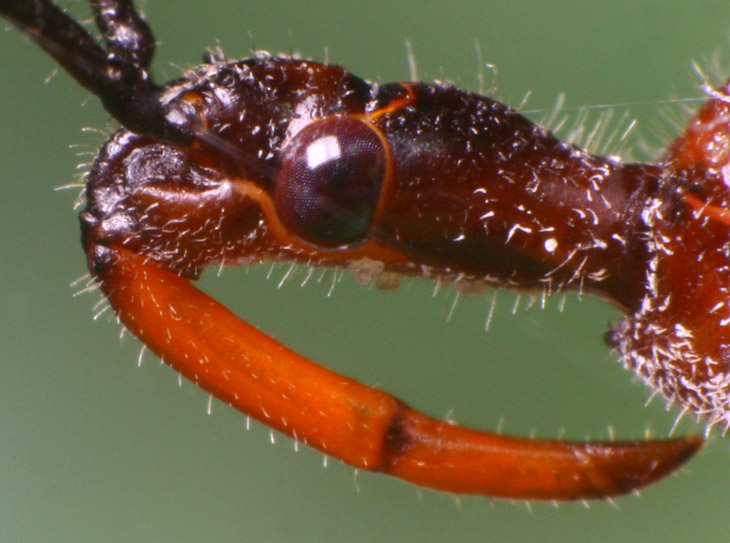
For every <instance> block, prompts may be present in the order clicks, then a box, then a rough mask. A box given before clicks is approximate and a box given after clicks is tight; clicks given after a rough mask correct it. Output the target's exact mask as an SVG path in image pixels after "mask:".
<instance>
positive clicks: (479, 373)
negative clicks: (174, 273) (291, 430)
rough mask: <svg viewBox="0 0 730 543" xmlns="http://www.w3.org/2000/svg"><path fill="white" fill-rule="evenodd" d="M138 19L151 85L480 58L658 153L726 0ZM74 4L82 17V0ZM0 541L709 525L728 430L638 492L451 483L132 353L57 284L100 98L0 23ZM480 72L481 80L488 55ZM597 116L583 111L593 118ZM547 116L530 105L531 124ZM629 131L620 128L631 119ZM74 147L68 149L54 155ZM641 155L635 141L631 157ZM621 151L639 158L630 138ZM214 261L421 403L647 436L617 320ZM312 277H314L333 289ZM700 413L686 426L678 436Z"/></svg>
mask: <svg viewBox="0 0 730 543" xmlns="http://www.w3.org/2000/svg"><path fill="white" fill-rule="evenodd" d="M144 6H145V11H146V13H147V15H148V18H149V20H150V23H151V25H152V27H153V28H154V30H155V33H156V36H157V38H158V39H159V40H160V47H159V49H158V55H157V58H156V63H155V73H156V74H157V78H158V80H165V79H168V78H171V77H174V76H176V75H178V74H179V68H178V67H186V66H189V65H191V64H195V63H197V62H198V61H199V59H200V58H201V53H202V52H203V51H204V50H205V49H206V47H209V46H215V45H216V44H220V45H221V46H222V47H223V48H224V50H225V51H226V53H227V54H228V55H229V56H232V57H241V56H246V55H248V54H249V50H250V49H251V48H253V47H256V48H259V49H266V50H270V51H274V52H277V51H284V52H290V51H300V52H301V53H302V54H303V55H304V56H306V57H312V58H315V59H324V58H327V57H328V58H329V59H330V60H331V61H332V62H335V63H338V64H343V65H345V66H347V67H348V68H350V69H351V70H352V71H353V72H354V73H356V74H358V75H360V76H362V77H365V78H367V79H370V80H374V81H384V82H385V81H392V80H404V79H408V77H409V69H408V62H407V52H406V46H405V42H406V40H409V41H410V43H411V45H412V49H413V52H414V55H415V59H416V62H417V66H418V75H419V78H421V79H424V80H433V79H446V80H450V81H453V82H455V83H457V84H458V85H460V86H462V87H467V88H470V89H473V90H477V89H478V88H479V82H478V73H479V68H478V66H479V60H478V56H477V54H476V48H475V45H474V44H475V42H477V43H479V45H480V47H481V51H482V53H481V54H482V62H483V63H491V64H494V65H496V66H497V67H498V81H497V84H498V90H497V95H498V97H499V98H501V99H502V100H503V101H506V102H508V103H511V104H515V105H517V104H519V103H520V102H521V100H522V97H523V96H524V94H525V92H526V91H528V90H530V91H532V96H531V98H530V101H529V103H528V105H527V106H525V108H524V109H526V110H545V109H549V108H550V107H551V105H552V104H553V103H554V101H555V98H556V97H557V96H558V94H559V93H561V92H565V93H566V95H567V102H566V104H567V106H569V107H574V106H583V105H599V104H625V103H639V104H640V105H636V106H633V107H631V108H626V107H623V106H621V107H615V108H612V109H611V110H612V111H613V115H614V117H615V118H616V117H620V116H621V115H623V114H627V115H630V116H631V117H633V118H637V119H638V120H639V129H638V132H639V133H640V134H641V135H642V136H643V140H644V141H646V142H648V145H649V147H653V148H658V147H659V145H660V144H662V143H666V141H668V138H669V137H670V134H671V133H672V129H671V125H670V124H668V123H667V122H666V121H664V120H662V119H663V116H665V113H666V111H669V112H670V113H669V115H671V116H673V117H677V116H681V115H682V107H681V106H676V105H674V106H669V107H667V106H665V105H660V104H659V102H660V101H662V100H665V99H667V98H671V97H677V96H678V97H682V98H687V97H698V96H699V95H700V92H699V91H698V90H697V84H698V81H697V79H696V78H695V77H694V76H693V75H692V74H691V70H690V61H692V60H698V61H700V63H701V64H704V65H706V64H707V62H705V61H706V59H707V58H708V57H709V56H710V55H712V53H713V52H718V51H725V52H727V51H728V44H727V37H728V30H729V29H730V4H728V3H727V2H726V1H695V2H691V3H690V2H687V1H686V0H681V1H673V2H664V1H639V2H637V1H636V0H631V1H612V2H610V3H609V2H600V3H595V4H592V5H591V6H589V5H588V3H587V2H584V1H583V0H573V1H567V0H566V1H556V2H541V1H523V2H520V1H502V2H475V1H474V2H467V1H463V2H446V1H416V0H409V1H397V2H373V1H359V0H358V1H351V2H347V3H343V2H317V1H307V2H303V1H302V2H293V1H279V2H272V3H262V2H243V1H240V0H230V1H213V2H200V1H196V2H194V1H192V0H187V1H182V0H176V1H175V2H163V1H161V0H148V2H147V3H146V4H144ZM71 7H72V9H73V10H74V11H75V12H76V13H78V14H79V15H81V16H83V17H86V16H87V15H88V12H87V11H86V8H85V6H84V5H83V3H72V6H71ZM0 59H1V63H0V67H2V75H1V76H0V97H2V99H1V100H0V195H1V196H0V202H1V206H2V207H0V210H1V211H0V254H1V255H2V265H1V266H0V270H2V271H0V278H1V279H2V283H1V284H2V286H1V287H0V541H2V542H5V541H8V542H15V541H32V542H35V541H44V542H48V541H52V542H56V541H58V542H67V541H68V542H71V541H73V542H81V541H105V542H117V541H145V542H146V541H178V542H188V541H191V542H192V541H292V542H294V541H337V542H350V541H352V542H355V541H400V542H406V541H419V542H422V541H444V540H447V539H448V540H451V541H490V542H514V541H544V542H552V541H560V542H566V541H593V542H599V541H617V540H618V541H662V542H667V541H688V540H691V541H727V540H728V538H729V537H730V528H728V524H727V511H728V509H729V507H730V506H729V505H728V503H730V499H729V498H730V491H729V490H728V489H729V488H730V451H729V450H728V443H729V442H728V441H727V440H726V439H722V438H719V437H715V438H713V439H712V440H711V442H710V444H709V445H708V447H706V449H705V451H704V452H703V453H702V454H701V455H700V456H699V457H698V458H697V459H696V460H695V461H693V462H692V463H691V464H690V465H689V466H688V468H687V469H686V470H685V473H681V474H680V475H679V476H678V477H671V478H669V479H668V480H666V481H664V482H662V483H660V484H658V485H656V486H654V487H652V488H650V489H647V490H645V491H644V492H642V495H641V497H640V498H637V497H633V496H631V497H627V498H622V499H618V500H617V501H616V505H617V507H613V506H611V505H609V504H605V503H593V504H591V506H590V508H586V507H584V506H583V505H582V504H567V505H561V506H559V507H557V508H555V507H553V506H552V505H549V504H547V505H546V504H535V505H533V506H532V508H531V511H529V510H528V509H527V508H526V507H525V506H524V505H522V504H513V503H509V502H502V501H493V500H486V499H483V498H462V499H457V498H455V497H453V496H451V495H447V494H443V493H437V492H432V491H422V490H419V489H417V488H414V487H412V486H409V485H407V484H403V483H401V482H398V481H395V480H393V479H390V478H388V477H385V476H381V475H371V474H368V473H360V474H357V475H356V474H355V472H354V470H353V469H351V468H349V467H346V466H342V465H341V464H340V463H339V462H337V461H332V460H330V461H329V462H328V463H327V466H326V467H323V463H324V462H323V456H322V455H321V454H320V453H317V452H313V451H311V450H308V449H306V448H304V447H302V448H300V449H299V451H298V452H294V450H293V445H292V442H291V441H290V440H288V439H286V438H283V437H281V436H276V438H275V439H274V441H275V443H274V444H272V440H271V438H270V434H269V431H268V430H267V429H265V428H263V427H261V426H259V425H258V424H255V423H253V424H251V428H250V430H247V425H246V419H245V417H243V416H241V415H239V414H238V413H235V412H233V411H232V410H230V409H229V408H227V407H225V406H223V405H221V404H219V403H216V402H214V403H213V405H212V414H211V415H210V416H209V415H208V414H207V404H208V397H207V396H206V395H205V394H203V393H202V392H200V391H198V390H196V389H195V388H194V387H193V386H192V385H190V384H188V383H183V384H182V387H179V386H178V381H177V377H176V376H175V375H174V374H173V373H172V372H171V371H170V370H168V369H167V368H166V367H164V366H161V365H160V364H159V362H157V361H156V360H155V359H154V357H152V356H151V355H149V354H146V355H145V356H144V360H143V364H142V367H141V368H138V367H137V358H138V353H139V350H140V347H139V344H138V342H137V341H136V340H134V339H133V338H131V337H129V336H128V335H127V336H125V337H123V338H122V339H121V340H120V339H119V332H120V327H119V325H117V324H116V323H115V322H114V320H113V319H112V318H111V317H110V316H109V314H108V313H105V314H104V315H103V316H102V317H100V318H99V319H97V321H96V322H95V321H93V320H92V316H93V314H94V313H95V311H94V310H93V309H92V307H93V306H94V304H95V303H96V301H97V299H98V297H97V295H96V294H82V295H79V296H76V297H74V296H73V293H74V292H76V291H79V290H81V288H82V287H81V286H74V287H71V286H69V285H70V283H71V282H72V281H73V280H74V279H76V278H78V277H81V276H83V274H84V273H85V268H84V258H83V254H82V252H81V249H80V247H79V243H78V226H77V219H76V212H74V211H73V210H72V209H71V208H72V203H73V201H74V199H75V197H76V192H75V191H74V190H71V191H64V192H54V190H53V189H54V187H58V186H61V185H64V184H66V183H69V182H71V181H73V180H74V179H76V178H77V176H78V173H77V171H76V169H75V168H76V165H77V164H78V162H80V161H81V162H86V161H88V160H90V157H89V156H86V155H84V156H83V157H82V158H81V159H79V158H77V157H76V153H77V152H89V151H92V150H94V149H95V148H96V147H98V145H99V144H100V142H101V140H102V137H101V136H100V135H99V134H98V133H82V131H81V128H82V127H94V128H100V129H108V127H109V126H110V125H109V123H108V116H107V115H106V114H105V113H104V112H103V111H102V110H101V108H100V107H99V105H98V104H97V102H96V100H95V99H93V98H89V97H88V95H87V93H86V92H84V91H83V90H81V89H79V88H77V86H76V85H75V84H73V83H72V82H71V81H70V80H69V78H68V77H67V76H65V75H64V74H57V75H56V76H55V77H52V78H51V79H50V81H49V82H47V83H44V81H45V80H46V79H47V78H48V77H49V75H51V74H53V73H54V69H55V68H54V66H53V63H52V62H51V61H50V60H48V59H47V58H46V57H45V56H44V55H43V54H42V53H41V52H39V50H37V48H36V47H34V46H33V45H32V44H30V43H29V42H27V40H24V39H22V38H21V37H20V35H19V34H18V33H17V32H15V31H9V32H5V33H2V35H0ZM484 75H485V79H486V84H485V87H486V88H489V87H490V86H491V83H492V74H491V73H490V72H486V73H485V74H484ZM591 111H592V113H591V115H592V116H593V115H594V114H595V112H594V111H593V110H591ZM543 115H544V113H540V112H537V113H534V114H532V116H533V117H534V118H538V119H539V118H540V117H541V116H543ZM634 141H635V142H636V143H637V146H638V142H639V138H638V137H634ZM70 144H78V146H75V147H73V148H71V149H70V148H69V145H70ZM637 154H639V155H640V153H637ZM640 156H641V155H640ZM267 272H268V269H254V270H249V271H247V270H226V271H225V272H224V274H223V277H221V278H216V277H215V273H209V274H208V275H207V276H206V277H205V278H204V284H205V288H206V290H208V291H209V292H211V293H212V294H214V295H215V296H216V297H217V298H218V299H221V300H223V301H224V302H226V303H228V304H230V306H231V307H232V308H233V309H235V311H237V312H238V313H239V314H240V315H241V316H242V317H243V318H245V319H248V320H250V321H251V322H253V323H254V324H256V325H257V326H260V327H261V328H262V329H263V330H265V331H267V332H269V333H272V334H274V335H276V336H277V337H278V338H279V339H281V340H282V341H284V342H285V343H287V344H288V345H289V346H291V347H293V348H295V349H296V350H298V351H300V352H302V353H303V354H306V355H307V356H310V357H312V358H313V359H314V360H317V361H319V362H321V363H323V364H324V365H326V366H328V367H331V368H334V369H336V370H338V371H341V372H343V373H345V374H347V375H351V376H354V377H356V378H358V379H361V380H362V381H364V382H366V383H369V384H375V385H377V386H380V387H382V388H384V389H386V390H388V391H390V392H393V393H395V394H397V395H398V396H399V397H401V398H403V399H404V400H405V401H407V402H409V403H410V404H412V405H413V406H414V407H417V408H419V409H421V410H424V411H425V412H427V413H429V414H432V415H435V416H439V417H444V416H450V417H451V418H453V419H455V420H457V421H458V422H460V423H462V424H467V425H472V426H479V427H482V428H494V427H496V426H498V425H500V424H502V426H503V428H504V430H505V431H506V432H508V433H514V434H523V435H527V434H530V433H532V432H534V433H535V434H536V435H540V436H545V437H554V436H557V435H559V434H560V433H561V432H563V435H565V436H567V437H570V438H576V439H582V438H584V437H586V436H590V437H592V438H606V437H607V436H608V435H609V430H608V428H609V427H613V428H614V429H615V433H616V435H617V436H618V437H622V438H631V437H641V436H643V435H644V433H645V431H646V430H647V428H649V429H650V430H651V431H652V432H653V433H654V434H655V435H658V436H665V435H666V434H667V433H668V432H669V430H670V428H671V427H672V424H673V421H674V419H675V417H676V415H677V413H676V412H675V411H671V412H668V413H667V412H665V411H664V406H663V402H662V401H661V400H655V401H654V402H653V403H651V405H650V406H649V407H644V405H643V404H644V402H645V400H646V398H647V397H648V393H647V391H646V390H644V388H643V387H642V386H640V385H638V384H636V383H635V382H634V380H633V379H632V376H631V375H629V374H628V373H626V372H625V371H624V370H623V369H622V368H621V367H620V365H619V364H617V363H616V362H615V361H614V359H613V358H612V356H611V355H610V354H609V352H608V349H607V347H606V346H605V345H604V344H603V342H602V335H603V333H604V331H605V329H606V325H607V323H608V322H609V321H612V320H615V319H616V318H617V314H616V312H615V311H614V310H612V309H611V308H609V307H607V306H606V305H605V304H603V303H602V302H599V301H596V300H592V299H586V300H583V301H578V300H577V299H576V298H575V297H568V298H567V300H566V301H565V309H564V311H563V312H562V313H561V312H560V311H559V305H560V300H550V301H548V303H547V306H546V308H545V309H540V307H539V306H540V303H539V302H538V303H536V304H535V307H533V308H532V309H529V310H528V309H525V307H526V305H527V301H528V299H527V297H526V296H523V297H522V298H521V301H520V305H519V309H518V310H517V311H516V315H512V308H513V305H514V303H515V298H516V297H515V295H513V294H510V293H504V292H500V293H499V294H498V296H497V305H496V311H495V314H494V317H493V319H492V326H491V328H490V330H489V331H488V332H487V333H485V332H484V331H483V325H484V321H485V318H486V315H487V313H488V309H489V305H490V303H491V295H489V294H488V295H487V296H482V297H477V298H472V299H467V298H464V297H462V298H461V299H460V300H459V302H458V304H457V306H456V310H455V313H454V315H453V317H452V318H451V319H450V320H448V321H447V315H448V313H449V310H450V307H451V306H452V302H453V300H454V296H455V293H454V291H453V290H450V289H443V290H441V291H440V292H439V293H438V294H437V295H436V296H435V297H432V286H430V285H427V284H424V283H421V282H417V281H404V282H403V284H402V286H401V288H400V289H399V290H397V291H395V292H388V293H382V292H377V291H374V290H372V289H367V288H363V287H360V286H358V285H355V284H354V281H353V280H352V278H351V277H349V276H345V277H343V278H341V279H338V282H337V284H336V285H335V287H334V289H331V288H330V287H331V284H332V280H333V278H332V275H326V276H325V277H324V279H323V280H322V281H321V282H319V283H318V282H316V281H311V282H310V284H309V285H308V286H306V287H304V288H302V287H300V286H299V283H300V282H301V281H300V280H301V279H303V278H304V272H302V271H300V272H298V273H297V274H295V276H294V279H291V280H289V281H287V282H285V283H284V285H283V286H281V287H279V282H280V280H281V278H282V277H283V276H284V274H285V273H286V268H276V269H274V271H273V273H272V274H271V277H270V278H268V279H267ZM330 290H331V293H330ZM692 430H694V431H697V427H695V426H693V425H692V423H691V421H686V420H685V421H683V422H682V423H681V424H680V426H679V430H678V431H679V432H686V431H692Z"/></svg>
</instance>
